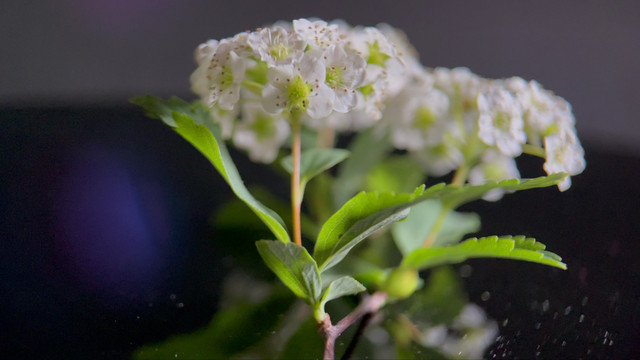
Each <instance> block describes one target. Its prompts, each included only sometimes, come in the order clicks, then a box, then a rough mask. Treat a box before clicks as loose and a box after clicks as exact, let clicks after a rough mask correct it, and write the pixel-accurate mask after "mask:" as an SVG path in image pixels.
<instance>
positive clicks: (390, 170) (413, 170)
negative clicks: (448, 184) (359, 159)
mask: <svg viewBox="0 0 640 360" xmlns="http://www.w3.org/2000/svg"><path fill="white" fill-rule="evenodd" d="M424 178H425V175H424V171H423V169H422V168H421V167H420V166H419V165H418V164H417V163H416V162H415V160H414V159H413V158H411V157H408V156H402V155H398V156H393V157H390V158H388V159H385V160H384V161H382V162H380V163H378V164H377V165H376V166H375V167H374V168H373V169H371V171H370V172H369V174H368V175H367V177H366V184H365V188H366V189H367V190H368V191H379V192H390V191H398V192H408V191H411V190H412V189H415V188H416V187H417V186H419V185H420V184H422V183H423V182H424Z"/></svg>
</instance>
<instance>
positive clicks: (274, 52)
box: [269, 43, 289, 60]
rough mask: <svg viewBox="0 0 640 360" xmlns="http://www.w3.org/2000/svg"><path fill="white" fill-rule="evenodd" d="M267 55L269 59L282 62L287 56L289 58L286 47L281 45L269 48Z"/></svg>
mask: <svg viewBox="0 0 640 360" xmlns="http://www.w3.org/2000/svg"><path fill="white" fill-rule="evenodd" d="M269 55H271V57H273V58H274V59H276V60H282V59H284V58H286V57H287V56H289V49H287V47H286V46H284V45H283V44H282V43H280V44H274V45H272V46H271V47H269Z"/></svg>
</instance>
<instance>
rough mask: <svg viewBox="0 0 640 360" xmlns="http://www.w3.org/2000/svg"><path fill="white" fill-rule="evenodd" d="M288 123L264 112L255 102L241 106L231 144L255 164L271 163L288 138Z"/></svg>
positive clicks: (279, 117)
mask: <svg viewBox="0 0 640 360" xmlns="http://www.w3.org/2000/svg"><path fill="white" fill-rule="evenodd" d="M289 133H290V129H289V123H288V122H287V121H286V120H285V119H284V118H282V117H281V116H277V115H276V116H274V115H272V114H269V113H267V112H266V111H264V109H263V108H262V106H261V105H260V104H259V103H257V102H247V103H245V104H244V105H243V106H242V119H241V121H240V122H239V123H238V125H237V126H236V129H235V132H234V134H233V143H234V145H235V146H236V147H237V148H239V149H243V150H246V151H247V152H248V153H249V158H250V159H251V160H252V161H255V162H262V163H271V162H273V160H275V158H276V157H277V156H278V151H279V150H280V147H281V146H282V144H283V143H284V141H285V140H286V139H287V137H288V136H289Z"/></svg>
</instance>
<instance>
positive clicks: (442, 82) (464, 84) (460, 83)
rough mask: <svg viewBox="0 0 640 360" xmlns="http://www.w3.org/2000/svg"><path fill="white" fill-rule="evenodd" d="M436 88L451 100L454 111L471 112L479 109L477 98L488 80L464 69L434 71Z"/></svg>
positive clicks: (439, 69)
mask: <svg viewBox="0 0 640 360" xmlns="http://www.w3.org/2000/svg"><path fill="white" fill-rule="evenodd" d="M433 77H434V81H435V83H434V86H435V87H436V88H437V89H440V90H441V91H443V92H444V93H445V94H447V95H449V97H450V98H451V106H452V108H454V109H452V110H453V111H461V112H469V111H472V110H475V109H476V108H477V105H476V104H477V98H478V94H480V91H481V90H482V89H483V88H484V87H485V82H486V79H483V78H481V77H479V76H478V75H476V74H474V73H472V72H471V71H470V70H469V69H467V68H464V67H459V68H454V69H447V68H436V69H434V70H433Z"/></svg>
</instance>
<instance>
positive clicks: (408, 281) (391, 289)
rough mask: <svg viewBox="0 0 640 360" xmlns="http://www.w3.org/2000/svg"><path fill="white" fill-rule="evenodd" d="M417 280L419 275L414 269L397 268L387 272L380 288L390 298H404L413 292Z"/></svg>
mask: <svg viewBox="0 0 640 360" xmlns="http://www.w3.org/2000/svg"><path fill="white" fill-rule="evenodd" d="M419 280H420V276H418V272H417V271H416V270H415V269H407V268H397V269H395V270H393V271H392V272H391V274H389V276H388V277H387V280H385V282H384V283H383V284H382V289H381V290H382V291H385V292H386V293H387V294H388V295H389V297H390V298H394V299H404V298H406V297H409V296H410V295H411V294H413V292H414V291H415V290H416V288H417V287H418V282H419Z"/></svg>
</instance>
